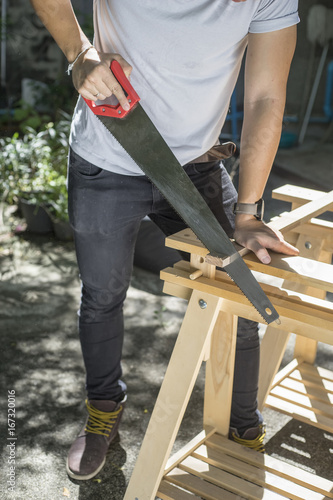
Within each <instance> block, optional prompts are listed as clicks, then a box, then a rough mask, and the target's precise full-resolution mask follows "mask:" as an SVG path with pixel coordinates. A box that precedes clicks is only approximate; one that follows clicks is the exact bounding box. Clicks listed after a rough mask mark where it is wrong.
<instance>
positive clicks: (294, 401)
mask: <svg viewBox="0 0 333 500" xmlns="http://www.w3.org/2000/svg"><path fill="white" fill-rule="evenodd" d="M332 402H333V373H332V372H331V371H329V370H327V369H324V368H321V367H316V366H313V365H310V364H308V363H302V362H297V360H293V361H292V362H291V363H290V364H289V365H287V366H286V367H285V368H284V369H283V370H281V372H279V373H278V374H277V375H276V377H275V379H274V383H273V385H272V389H271V391H270V393H269V395H268V397H267V400H266V406H267V407H269V408H272V409H275V410H277V411H280V412H282V413H285V414H287V415H291V416H292V417H294V418H296V419H298V420H301V421H302V422H306V423H308V424H310V425H314V426H315V427H318V428H320V429H324V430H326V431H328V432H333V405H332Z"/></svg>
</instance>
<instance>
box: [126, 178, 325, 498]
mask: <svg viewBox="0 0 333 500" xmlns="http://www.w3.org/2000/svg"><path fill="white" fill-rule="evenodd" d="M311 191H312V190H310V191H309V190H307V193H305V192H302V190H301V189H300V188H297V195H296V194H294V195H293V192H292V189H291V188H290V187H288V188H285V190H283V189H280V190H279V192H277V193H275V195H276V196H283V197H286V196H289V198H290V200H291V201H292V202H293V203H294V206H293V207H292V211H291V212H290V213H289V214H287V215H286V216H283V217H281V218H280V219H278V220H276V221H273V222H272V225H274V226H275V227H279V228H280V229H282V230H285V231H287V233H288V234H291V235H292V236H293V237H294V236H295V234H296V235H297V236H296V237H297V238H298V242H299V243H302V242H303V246H304V248H305V250H311V255H310V254H308V253H307V252H306V251H305V250H304V251H302V254H301V256H300V257H295V258H292V257H291V258H290V257H289V258H285V257H283V256H275V257H274V259H273V260H272V264H271V265H270V266H266V267H265V268H263V267H262V266H261V265H260V264H259V263H258V262H257V261H256V260H255V259H253V257H251V256H250V255H246V252H243V253H244V256H245V260H246V262H247V263H248V265H249V266H250V267H251V268H252V269H253V270H254V271H255V272H256V276H257V278H258V280H261V282H262V283H261V285H262V287H263V289H264V290H265V292H266V293H267V295H268V296H269V298H270V299H271V301H272V302H273V304H274V306H275V307H276V309H277V310H278V312H279V314H280V319H281V323H280V325H276V324H274V326H270V327H268V328H267V330H266V334H265V336H264V339H263V342H262V349H264V351H265V350H266V353H270V356H262V359H263V362H262V364H261V367H260V381H261V388H260V398H261V404H264V401H265V399H266V397H267V395H268V398H267V402H268V405H269V406H271V407H274V408H277V407H278V409H279V410H280V411H283V412H289V408H288V404H289V405H290V402H291V400H293V402H295V401H296V403H297V400H298V407H299V408H300V410H299V414H298V415H297V416H298V417H299V418H300V419H301V420H303V421H307V422H311V423H313V424H314V425H317V426H319V427H321V428H325V429H327V430H331V431H332V430H333V425H332V422H333V413H332V406H331V402H332V397H333V374H331V373H330V372H327V371H325V370H324V371H323V370H319V369H317V368H315V367H313V366H311V365H310V364H309V363H310V362H312V361H313V352H314V350H315V345H316V342H317V341H318V340H320V341H322V342H326V343H328V344H333V333H332V332H333V304H332V303H330V302H328V301H325V300H323V296H324V294H325V292H326V290H332V287H333V276H332V267H331V266H330V265H329V264H328V263H327V262H328V254H329V253H330V252H329V250H327V249H330V245H331V243H332V239H330V238H332V228H331V227H330V225H329V224H328V225H327V226H326V228H327V231H325V235H326V234H327V235H328V237H327V238H326V237H322V238H321V241H320V242H317V241H316V244H315V245H312V243H310V244H307V245H306V244H305V243H308V242H309V236H308V235H306V234H305V233H304V227H305V228H306V227H310V228H313V227H314V228H315V229H314V233H315V234H314V236H313V234H311V235H310V236H311V241H314V240H312V238H314V239H317V240H318V238H316V237H317V236H318V232H317V233H316V231H317V226H316V222H313V218H314V217H315V216H317V215H319V214H320V213H321V212H323V211H325V210H327V209H330V210H331V209H332V208H333V192H332V193H329V194H325V193H320V195H319V194H315V192H311ZM286 192H287V194H286ZM293 196H294V198H293ZM302 196H303V198H302ZM309 197H310V198H311V197H312V199H310V200H309ZM294 199H295V200H296V201H295V202H294V201H293V200H294ZM306 202H308V203H306ZM302 203H303V204H304V206H300V205H302ZM296 205H298V206H296ZM298 228H302V229H301V230H300V232H299V233H297V230H298ZM304 238H305V241H304ZM167 244H168V245H169V246H171V247H173V248H177V249H180V250H184V251H189V252H190V253H191V261H190V263H188V262H180V263H178V264H177V265H175V266H174V267H173V268H168V269H165V270H164V271H162V273H161V277H162V279H164V281H165V285H164V291H165V292H166V293H170V294H172V295H175V296H178V297H182V298H185V299H187V300H188V301H189V304H188V308H187V311H186V314H185V317H184V321H183V324H182V327H181V330H180V332H179V335H178V338H177V342H176V344H175V348H174V351H173V353H172V356H171V359H170V363H169V366H168V368H167V372H166V374H165V377H164V381H163V383H162V386H161V390H160V393H159V396H158V398H157V401H156V405H155V408H154V411H153V413H152V417H151V420H150V423H149V426H148V429H147V432H146V435H145V438H144V441H143V444H142V448H141V451H140V454H139V457H138V460H137V464H136V466H135V469H134V472H133V475H132V478H131V480H130V483H129V486H128V489H127V491H126V494H125V497H124V500H153V499H154V498H155V496H156V495H158V496H159V498H161V499H163V500H171V499H177V500H196V499H199V498H202V497H204V498H206V499H212V500H214V499H216V500H220V499H222V498H223V499H225V500H229V499H230V500H237V499H239V498H249V499H269V500H275V499H279V498H281V499H282V498H286V497H287V498H291V499H295V500H296V499H297V500H298V499H304V500H312V499H313V500H320V499H324V498H333V483H332V482H330V481H327V480H325V479H324V478H320V477H317V476H314V475H313V474H309V473H306V472H304V471H301V470H299V469H296V468H295V467H291V466H290V465H287V466H286V465H284V464H283V463H282V462H281V461H279V460H276V459H273V458H272V457H269V456H267V455H261V454H258V453H256V452H254V451H252V450H248V449H246V448H243V447H241V446H240V445H238V444H236V443H233V442H231V441H229V440H228V439H226V436H227V434H228V428H229V419H230V406H231V395H232V380H233V366H234V352H235V342H236V326H237V316H243V317H247V318H249V319H254V320H256V321H260V320H261V318H260V317H258V316H259V315H258V313H257V311H256V310H254V308H253V307H252V306H251V305H250V304H249V303H248V302H247V299H246V298H245V297H244V296H243V295H242V294H241V292H240V291H239V290H238V288H237V287H236V286H235V285H234V284H233V282H232V281H231V280H230V279H229V278H228V277H227V276H226V275H225V273H223V272H221V271H218V270H216V264H217V263H216V260H214V259H212V258H211V257H210V256H209V255H208V252H207V250H206V249H205V248H204V247H203V246H202V245H201V244H200V242H198V240H197V239H196V237H195V236H194V235H193V233H192V232H191V231H190V230H185V231H182V232H180V233H178V234H177V235H174V236H172V237H170V238H168V239H167ZM323 252H324V253H323ZM287 259H289V260H287ZM218 265H222V266H223V262H221V260H220V261H219V262H218ZM263 271H265V274H263ZM303 271H304V272H303ZM268 274H269V283H265V281H267V275H268ZM282 281H283V283H282V284H281V282H282ZM221 331H223V335H220V332H221ZM267 332H268V334H267ZM290 332H294V333H298V334H299V335H301V336H302V337H305V339H306V340H305V342H308V343H310V345H311V356H310V359H307V360H305V361H307V362H305V361H304V358H303V357H301V356H300V355H299V352H302V351H304V346H302V343H301V344H299V347H298V348H297V349H298V351H297V353H298V354H297V358H295V360H294V361H293V362H292V364H291V365H290V366H288V368H286V369H284V371H283V372H281V373H279V374H277V375H276V372H277V370H278V367H279V364H280V362H281V358H282V356H283V353H284V349H285V347H286V344H287V341H288V338H289V335H290ZM272 349H273V351H272ZM272 352H273V353H274V356H273V359H272V356H271V353H272ZM205 360H207V365H206V387H205V404H204V422H203V427H204V430H203V431H202V432H201V433H200V434H199V435H198V436H196V437H195V438H194V439H193V440H192V441H191V442H190V443H188V444H187V445H186V446H185V447H184V448H183V449H182V450H181V451H180V452H178V453H177V454H176V455H175V456H174V457H172V458H171V459H169V461H168V457H169V454H170V452H171V448H172V446H173V443H174V440H175V439H176V435H177V432H178V429H179V426H180V422H181V420H182V417H183V414H184V412H185V409H186V406H187V403H188V400H189V397H190V394H191V392H192V389H193V386H194V383H195V380H196V377H197V374H198V371H199V369H200V366H201V363H202V362H203V361H205ZM304 391H305V392H306V391H308V393H309V392H310V393H311V397H312V406H311V408H312V410H311V412H310V413H309V408H307V407H306V404H305V403H306V400H305V398H306V397H307V395H305V392H304ZM277 401H278V403H277ZM296 406H297V405H296ZM291 411H293V412H294V408H293V409H292V410H291ZM167 461H168V463H167Z"/></svg>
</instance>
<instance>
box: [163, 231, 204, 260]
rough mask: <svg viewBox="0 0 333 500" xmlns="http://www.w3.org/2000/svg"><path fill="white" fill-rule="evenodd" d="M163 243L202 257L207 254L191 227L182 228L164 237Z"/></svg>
mask: <svg viewBox="0 0 333 500" xmlns="http://www.w3.org/2000/svg"><path fill="white" fill-rule="evenodd" d="M165 245H166V246H167V247H170V248H174V249H175V250H183V251H184V252H189V253H191V254H192V253H194V254H196V255H201V256H202V257H205V255H207V254H208V250H207V248H205V246H204V245H203V243H201V241H200V240H199V238H197V237H196V236H195V234H194V233H193V231H192V230H191V229H183V230H182V231H179V232H178V233H175V234H172V235H171V236H168V237H167V238H166V239H165Z"/></svg>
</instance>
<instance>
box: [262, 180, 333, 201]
mask: <svg viewBox="0 0 333 500" xmlns="http://www.w3.org/2000/svg"><path fill="white" fill-rule="evenodd" d="M324 195H325V192H324V191H318V190H316V189H309V188H303V187H300V186H293V185H292V184H285V185H284V186H280V187H278V188H276V189H274V190H273V191H272V198H273V199H275V200H281V201H287V202H289V203H297V204H299V205H304V204H305V203H308V202H309V201H313V200H317V199H319V198H321V197H322V196H324Z"/></svg>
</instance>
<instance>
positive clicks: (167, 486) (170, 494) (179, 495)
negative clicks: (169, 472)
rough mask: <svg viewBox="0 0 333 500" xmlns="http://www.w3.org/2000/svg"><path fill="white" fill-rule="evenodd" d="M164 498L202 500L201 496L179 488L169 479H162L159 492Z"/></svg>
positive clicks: (167, 499) (169, 499)
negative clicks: (168, 480)
mask: <svg viewBox="0 0 333 500" xmlns="http://www.w3.org/2000/svg"><path fill="white" fill-rule="evenodd" d="M157 496H158V497H160V498H161V499H162V500H202V498H201V497H200V496H197V495H195V494H193V493H189V492H188V491H185V490H183V489H180V488H177V487H176V486H174V485H172V484H171V483H169V482H167V481H162V482H161V484H160V486H159V488H158V492H157Z"/></svg>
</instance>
